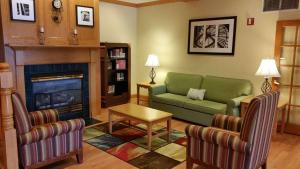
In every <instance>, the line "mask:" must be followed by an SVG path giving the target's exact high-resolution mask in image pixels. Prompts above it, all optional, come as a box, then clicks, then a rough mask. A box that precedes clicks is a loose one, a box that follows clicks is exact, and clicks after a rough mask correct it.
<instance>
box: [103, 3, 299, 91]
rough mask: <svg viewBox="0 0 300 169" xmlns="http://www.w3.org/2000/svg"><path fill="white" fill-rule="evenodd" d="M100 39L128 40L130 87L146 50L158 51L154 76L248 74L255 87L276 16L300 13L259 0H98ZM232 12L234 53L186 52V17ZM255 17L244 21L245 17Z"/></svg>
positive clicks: (270, 48) (143, 75)
mask: <svg viewBox="0 0 300 169" xmlns="http://www.w3.org/2000/svg"><path fill="white" fill-rule="evenodd" d="M100 9H101V10H100V20H101V24H100V29H101V41H110V42H127V43H131V44H132V49H133V54H132V67H133V69H132V79H133V80H132V93H135V91H136V88H135V83H136V82H137V81H138V82H139V81H149V77H148V74H149V71H150V69H149V68H147V67H145V66H144V65H145V62H146V59H147V56H148V54H150V53H155V54H157V55H158V56H159V59H160V62H161V67H160V68H158V69H157V78H156V81H158V82H159V83H162V82H163V80H164V78H165V75H166V73H167V72H169V71H177V72H185V73H198V74H203V75H206V74H209V75H217V76H225V77H235V78H244V79H249V80H251V81H252V82H253V84H254V89H255V93H256V94H258V93H260V85H261V83H262V81H263V78H262V77H256V76H254V74H255V72H256V70H257V68H258V66H259V63H260V61H261V59H262V58H264V57H273V55H274V40H275V29H276V21H277V20H278V19H281V20H282V19H300V12H299V11H289V12H280V13H278V12H268V13H263V12H262V10H261V9H262V1H261V0H251V1H249V0H226V1H224V0H201V1H200V0H199V1H195V2H189V3H183V2H179V3H170V4H165V5H158V6H149V7H144V8H139V9H135V8H131V7H122V6H118V5H113V4H108V3H101V5H100ZM223 16H238V22H237V32H236V49H235V56H213V55H188V54H187V39H188V21H189V19H195V18H209V17H223ZM247 17H255V19H256V20H255V25H254V26H247V25H246V18H247Z"/></svg>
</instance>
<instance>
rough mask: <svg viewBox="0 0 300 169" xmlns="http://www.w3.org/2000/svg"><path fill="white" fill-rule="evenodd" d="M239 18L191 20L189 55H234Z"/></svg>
mask: <svg viewBox="0 0 300 169" xmlns="http://www.w3.org/2000/svg"><path fill="white" fill-rule="evenodd" d="M236 23H237V16H229V17H219V18H205V19H191V20H189V34H188V54H210V55H234V52H235V37H236Z"/></svg>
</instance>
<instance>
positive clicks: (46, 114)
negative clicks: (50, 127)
mask: <svg viewBox="0 0 300 169" xmlns="http://www.w3.org/2000/svg"><path fill="white" fill-rule="evenodd" d="M29 116H30V120H31V124H32V125H33V126H37V125H42V124H47V123H54V122H57V121H58V120H59V115H58V111H57V110H56V109H48V110H40V111H35V112H31V113H29Z"/></svg>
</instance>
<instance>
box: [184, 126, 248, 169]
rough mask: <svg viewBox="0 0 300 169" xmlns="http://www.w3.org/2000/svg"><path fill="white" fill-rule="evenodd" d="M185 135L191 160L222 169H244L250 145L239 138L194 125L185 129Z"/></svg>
mask: <svg viewBox="0 0 300 169" xmlns="http://www.w3.org/2000/svg"><path fill="white" fill-rule="evenodd" d="M186 134H187V136H188V147H187V148H188V152H189V154H188V156H190V157H191V158H192V159H195V160H199V161H201V162H203V163H205V164H208V165H212V166H215V167H218V168H222V169H244V166H245V162H246V154H247V153H249V152H250V145H249V144H247V143H246V142H244V141H242V140H241V139H240V138H239V136H235V135H231V134H229V133H226V132H219V131H217V130H213V129H211V128H209V127H201V126H194V125H190V126H188V127H187V128H186Z"/></svg>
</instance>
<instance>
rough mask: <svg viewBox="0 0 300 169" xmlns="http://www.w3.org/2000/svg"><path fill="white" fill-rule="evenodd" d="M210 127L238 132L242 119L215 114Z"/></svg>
mask: <svg viewBox="0 0 300 169" xmlns="http://www.w3.org/2000/svg"><path fill="white" fill-rule="evenodd" d="M211 126H212V127H217V128H221V129H225V130H230V131H237V132H240V131H241V128H242V119H241V118H240V117H236V116H228V115H222V114H217V115H215V116H214V118H213V120H212V125H211Z"/></svg>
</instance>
